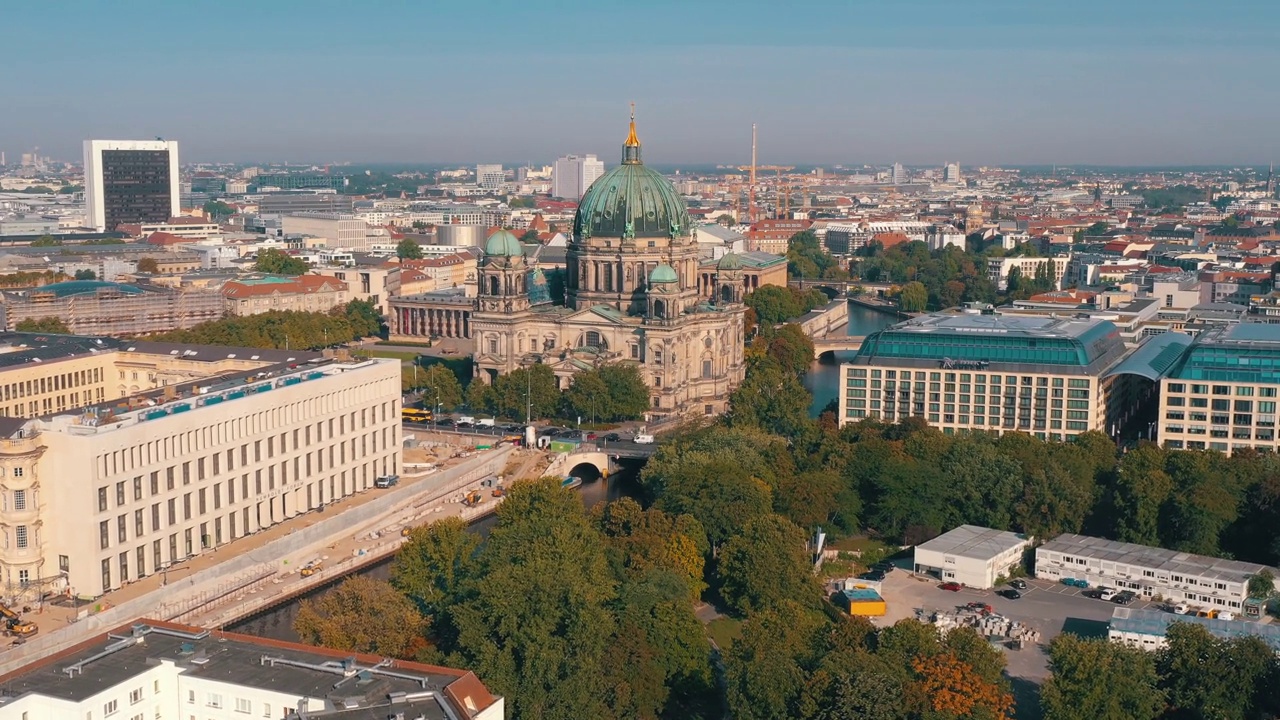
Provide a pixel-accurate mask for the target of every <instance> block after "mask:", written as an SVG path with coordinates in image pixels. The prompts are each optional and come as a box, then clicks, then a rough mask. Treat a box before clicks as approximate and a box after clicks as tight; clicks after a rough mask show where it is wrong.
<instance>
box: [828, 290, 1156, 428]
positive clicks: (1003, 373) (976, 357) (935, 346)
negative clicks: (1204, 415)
mask: <svg viewBox="0 0 1280 720" xmlns="http://www.w3.org/2000/svg"><path fill="white" fill-rule="evenodd" d="M1126 353H1127V349H1126V347H1125V344H1124V342H1123V341H1122V340H1121V339H1120V335H1119V332H1118V331H1117V330H1116V327H1115V326H1114V325H1112V324H1111V323H1110V322H1108V321H1106V320H1099V319H1092V318H1089V319H1077V318H1057V317H1006V316H999V315H975V314H945V313H939V314H934V315H925V316H922V317H918V318H915V319H912V320H908V321H906V322H903V323H899V324H897V325H894V326H893V327H890V328H887V329H885V330H882V331H880V332H877V333H874V334H872V335H870V336H868V337H867V339H866V340H865V341H864V342H863V343H862V347H861V348H860V349H859V350H858V354H857V356H856V357H854V359H853V361H852V362H850V363H847V364H845V365H844V366H842V367H841V371H840V422H841V424H844V423H852V422H858V421H859V420H862V419H865V418H872V419H877V420H883V421H886V422H897V421H901V420H906V419H907V418H910V417H921V418H924V419H926V420H927V421H928V422H929V424H930V425H933V426H935V427H938V428H940V429H941V430H942V431H943V432H945V433H948V434H951V433H954V432H956V431H958V430H981V431H986V432H994V433H997V434H999V433H1004V432H1010V431H1019V432H1026V433H1033V434H1035V435H1036V437H1039V438H1041V439H1045V440H1067V439H1070V438H1072V437H1074V436H1076V435H1078V434H1080V433H1082V432H1085V431H1089V430H1100V431H1104V432H1107V433H1108V434H1113V433H1114V432H1116V431H1117V430H1118V427H1119V426H1120V425H1122V424H1123V423H1124V422H1125V421H1126V420H1127V419H1128V414H1129V413H1130V412H1132V410H1133V407H1134V398H1135V394H1140V393H1141V392H1142V388H1141V385H1140V384H1139V383H1138V381H1137V380H1135V379H1134V378H1133V377H1132V376H1130V375H1128V374H1124V373H1109V371H1111V370H1113V368H1116V367H1117V366H1118V365H1119V363H1120V362H1121V360H1122V359H1123V358H1124V357H1125V354H1126ZM1131 385H1132V387H1131ZM1147 385H1148V386H1149V385H1150V383H1147ZM1148 392H1152V391H1151V390H1150V389H1149V388H1148Z"/></svg>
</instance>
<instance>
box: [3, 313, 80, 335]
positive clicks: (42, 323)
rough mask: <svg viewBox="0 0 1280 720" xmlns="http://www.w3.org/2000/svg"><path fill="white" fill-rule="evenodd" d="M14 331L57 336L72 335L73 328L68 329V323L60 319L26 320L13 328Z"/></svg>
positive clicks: (20, 321)
mask: <svg viewBox="0 0 1280 720" xmlns="http://www.w3.org/2000/svg"><path fill="white" fill-rule="evenodd" d="M13 329H14V330H17V331H18V332H30V333H54V334H57V335H69V334H71V328H69V327H67V323H66V321H64V320H63V319H62V318H60V317H42V318H28V319H26V320H19V321H18V323H17V324H16V325H14V326H13Z"/></svg>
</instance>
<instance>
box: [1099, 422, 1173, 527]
mask: <svg viewBox="0 0 1280 720" xmlns="http://www.w3.org/2000/svg"><path fill="white" fill-rule="evenodd" d="M1164 455H1165V451H1164V450H1163V449H1161V448H1160V447H1159V446H1156V445H1151V444H1146V445H1142V446H1139V447H1138V448H1137V449H1135V450H1132V451H1130V452H1128V453H1125V455H1124V457H1123V458H1121V460H1120V463H1119V465H1118V466H1117V468H1116V476H1115V482H1114V484H1113V486H1112V490H1111V499H1110V505H1111V513H1112V520H1111V522H1112V523H1113V525H1114V527H1115V533H1116V538H1117V539H1119V540H1123V541H1125V542H1131V543H1138V544H1139V545H1159V544H1160V507H1161V506H1162V505H1163V504H1164V503H1165V501H1166V500H1168V499H1169V494H1170V493H1171V492H1172V491H1173V480H1172V479H1171V478H1170V477H1169V474H1168V473H1166V472H1165V471H1164V465H1165V457H1164Z"/></svg>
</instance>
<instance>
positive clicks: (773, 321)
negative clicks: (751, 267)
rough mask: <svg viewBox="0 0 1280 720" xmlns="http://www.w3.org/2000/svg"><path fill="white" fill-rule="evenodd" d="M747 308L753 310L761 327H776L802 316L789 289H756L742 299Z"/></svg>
mask: <svg viewBox="0 0 1280 720" xmlns="http://www.w3.org/2000/svg"><path fill="white" fill-rule="evenodd" d="M744 302H745V303H746V305H747V307H749V308H751V309H752V310H755V312H756V317H757V318H758V319H759V322H760V324H762V325H777V324H778V323H780V322H786V321H787V320H790V319H791V318H794V317H799V316H800V315H802V314H804V313H802V312H801V311H800V303H799V302H797V300H796V296H795V294H794V293H792V292H791V290H790V289H789V288H785V287H779V286H777V285H764V286H762V287H759V288H756V289H755V290H754V291H752V292H751V293H750V294H749V295H747V297H746V298H745V299H744Z"/></svg>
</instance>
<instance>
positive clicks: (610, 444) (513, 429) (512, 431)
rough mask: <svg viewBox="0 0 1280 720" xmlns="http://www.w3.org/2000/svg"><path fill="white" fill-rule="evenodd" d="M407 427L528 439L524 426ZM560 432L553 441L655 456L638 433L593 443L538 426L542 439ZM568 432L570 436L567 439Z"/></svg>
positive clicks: (575, 433) (574, 432) (566, 430)
mask: <svg viewBox="0 0 1280 720" xmlns="http://www.w3.org/2000/svg"><path fill="white" fill-rule="evenodd" d="M404 426H405V428H407V429H409V430H428V431H431V432H441V433H452V434H454V435H464V436H466V435H470V436H475V437H476V438H477V439H480V438H494V439H497V438H502V437H508V436H511V435H520V436H521V437H523V436H524V427H523V426H521V425H499V426H497V427H491V428H489V427H462V428H460V427H457V426H456V425H437V424H435V423H411V422H407V421H406V422H405V423H404ZM552 431H556V432H559V433H560V434H561V436H560V437H555V438H552V439H553V440H557V439H562V440H565V441H566V442H581V443H582V444H583V446H584V447H586V446H591V447H594V448H597V449H599V450H600V451H601V452H604V453H617V454H620V455H624V456H627V457H648V456H649V455H652V454H653V451H654V447H655V446H654V445H653V444H652V443H637V442H634V441H633V438H634V437H635V434H634V433H629V432H619V433H617V434H618V436H619V439H618V440H614V441H609V440H605V439H604V438H603V436H604V435H609V434H610V433H601V434H600V436H599V437H596V438H595V439H591V440H585V439H582V437H583V436H582V435H581V434H579V431H577V430H574V429H573V428H565V427H557V426H554V425H553V426H545V425H544V426H541V427H538V429H537V432H538V437H543V436H544V435H546V434H547V433H549V432H552ZM565 433H570V434H569V435H568V436H567V437H565V436H564V434H565Z"/></svg>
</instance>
